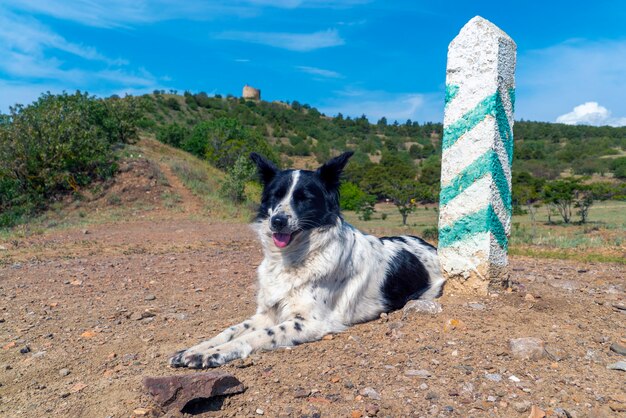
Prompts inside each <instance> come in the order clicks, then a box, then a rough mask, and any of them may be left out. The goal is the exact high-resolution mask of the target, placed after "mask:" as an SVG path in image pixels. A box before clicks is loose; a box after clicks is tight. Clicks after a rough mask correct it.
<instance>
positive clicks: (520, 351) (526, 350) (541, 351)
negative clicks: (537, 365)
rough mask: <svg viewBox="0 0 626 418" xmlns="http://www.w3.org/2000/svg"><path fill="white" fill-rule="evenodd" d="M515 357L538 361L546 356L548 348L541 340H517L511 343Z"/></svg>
mask: <svg viewBox="0 0 626 418" xmlns="http://www.w3.org/2000/svg"><path fill="white" fill-rule="evenodd" d="M509 347H510V348H511V353H512V354H513V357H515V358H519V359H532V360H537V359H540V358H542V357H543V356H545V354H546V346H545V343H544V342H543V340H541V339H539V338H533V337H527V338H515V339H512V340H510V341H509Z"/></svg>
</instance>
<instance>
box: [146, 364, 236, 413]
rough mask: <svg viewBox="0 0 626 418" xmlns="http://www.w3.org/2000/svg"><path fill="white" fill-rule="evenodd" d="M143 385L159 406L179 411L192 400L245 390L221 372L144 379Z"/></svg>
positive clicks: (233, 378)
mask: <svg viewBox="0 0 626 418" xmlns="http://www.w3.org/2000/svg"><path fill="white" fill-rule="evenodd" d="M143 385H144V388H145V389H146V391H147V392H148V393H149V394H150V395H152V397H153V398H154V400H155V401H156V402H157V403H158V404H159V405H160V406H162V407H168V408H172V409H173V408H176V409H177V410H179V411H180V410H182V409H183V408H184V407H185V405H187V404H188V403H189V402H191V401H193V400H194V399H199V398H205V399H206V398H211V397H214V396H221V395H234V394H237V393H241V392H243V391H244V390H245V387H244V385H243V383H241V382H240V381H239V380H238V379H237V378H236V377H235V376H233V375H230V374H228V373H223V372H205V373H193V374H183V375H176V376H163V377H144V379H143Z"/></svg>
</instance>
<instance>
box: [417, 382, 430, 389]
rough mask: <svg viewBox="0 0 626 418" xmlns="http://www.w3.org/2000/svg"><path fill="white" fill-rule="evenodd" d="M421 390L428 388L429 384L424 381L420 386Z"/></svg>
mask: <svg viewBox="0 0 626 418" xmlns="http://www.w3.org/2000/svg"><path fill="white" fill-rule="evenodd" d="M418 388H419V390H426V389H428V385H427V384H426V383H422V384H421V385H419V386H418Z"/></svg>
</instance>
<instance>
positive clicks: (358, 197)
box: [339, 181, 374, 210]
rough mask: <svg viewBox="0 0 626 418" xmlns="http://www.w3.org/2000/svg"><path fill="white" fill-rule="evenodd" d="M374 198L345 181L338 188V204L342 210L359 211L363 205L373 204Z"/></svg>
mask: <svg viewBox="0 0 626 418" xmlns="http://www.w3.org/2000/svg"><path fill="white" fill-rule="evenodd" d="M373 201H374V198H373V196H371V195H368V194H367V193H365V192H364V191H363V190H361V189H360V188H359V186H357V185H356V184H354V183H352V182H349V181H346V182H343V183H342V184H341V187H340V188H339V204H340V206H341V209H342V210H359V208H361V207H362V206H363V204H364V203H366V202H370V203H373Z"/></svg>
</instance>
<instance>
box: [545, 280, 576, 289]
mask: <svg viewBox="0 0 626 418" xmlns="http://www.w3.org/2000/svg"><path fill="white" fill-rule="evenodd" d="M548 284H549V285H550V286H552V287H556V288H557V289H563V290H567V291H569V292H572V291H574V290H578V289H580V285H579V284H578V283H576V282H575V281H573V280H551V281H550V282H549V283H548Z"/></svg>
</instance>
